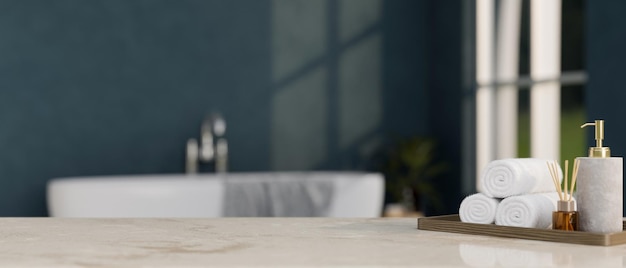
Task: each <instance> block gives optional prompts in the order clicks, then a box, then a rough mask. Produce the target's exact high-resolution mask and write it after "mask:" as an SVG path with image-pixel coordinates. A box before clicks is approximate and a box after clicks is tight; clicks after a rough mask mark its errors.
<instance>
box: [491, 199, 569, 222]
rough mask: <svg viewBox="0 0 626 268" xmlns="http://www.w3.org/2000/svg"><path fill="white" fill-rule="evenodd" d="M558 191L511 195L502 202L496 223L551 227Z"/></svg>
mask: <svg viewBox="0 0 626 268" xmlns="http://www.w3.org/2000/svg"><path fill="white" fill-rule="evenodd" d="M558 200H559V195H558V194H557V193H556V192H552V193H538V194H527V195H519V196H511V197H508V198H505V199H504V200H502V202H500V205H499V206H498V211H497V212H496V224H497V225H505V226H515V227H527V228H549V227H550V225H551V224H552V212H553V211H556V203H557V201H558Z"/></svg>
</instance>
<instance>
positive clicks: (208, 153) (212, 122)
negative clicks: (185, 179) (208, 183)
mask: <svg viewBox="0 0 626 268" xmlns="http://www.w3.org/2000/svg"><path fill="white" fill-rule="evenodd" d="M225 133H226V120H224V118H223V117H222V116H221V115H220V114H212V115H210V116H208V117H207V118H206V119H205V120H204V122H202V127H201V128H200V144H199V145H198V141H197V140H196V139H194V138H191V139H189V140H187V165H186V171H187V173H188V174H193V173H197V172H198V164H199V163H210V162H214V163H215V172H218V173H222V172H226V171H227V169H228V142H227V141H226V138H224V134H225Z"/></svg>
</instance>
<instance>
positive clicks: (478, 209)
mask: <svg viewBox="0 0 626 268" xmlns="http://www.w3.org/2000/svg"><path fill="white" fill-rule="evenodd" d="M499 203H500V200H499V199H495V198H492V197H488V196H486V195H485V194H483V193H477V194H473V195H470V196H468V197H466V198H465V199H463V202H461V207H459V217H460V218H461V221H462V222H471V223H483V224H490V223H493V222H494V221H495V219H496V211H497V209H498V204H499Z"/></svg>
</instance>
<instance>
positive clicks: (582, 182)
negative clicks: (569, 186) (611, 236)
mask: <svg viewBox="0 0 626 268" xmlns="http://www.w3.org/2000/svg"><path fill="white" fill-rule="evenodd" d="M586 126H595V139H596V146H595V147H590V148H589V157H578V158H577V159H578V160H579V161H580V163H579V167H578V181H577V185H576V195H575V197H576V202H577V203H578V212H579V224H580V225H579V230H581V231H585V232H595V233H614V232H621V231H622V210H623V208H622V207H623V205H622V199H623V190H622V187H623V186H622V185H623V159H622V157H611V150H610V149H609V147H604V146H603V144H602V141H603V139H604V120H595V123H586V124H584V125H582V126H581V128H583V127H586Z"/></svg>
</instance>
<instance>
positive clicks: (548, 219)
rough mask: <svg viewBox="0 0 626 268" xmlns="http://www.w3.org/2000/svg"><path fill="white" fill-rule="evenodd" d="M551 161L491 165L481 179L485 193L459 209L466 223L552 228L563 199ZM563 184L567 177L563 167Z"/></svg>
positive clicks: (468, 199) (465, 201) (506, 161)
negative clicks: (555, 182) (557, 186)
mask: <svg viewBox="0 0 626 268" xmlns="http://www.w3.org/2000/svg"><path fill="white" fill-rule="evenodd" d="M547 162H548V160H545V159H537V158H515V159H502V160H495V161H492V162H490V163H489V164H488V165H487V166H486V167H485V168H484V169H483V171H482V174H481V177H480V178H479V185H481V187H480V189H481V192H480V193H477V194H473V195H470V196H467V197H466V198H465V199H463V202H461V206H460V207H459V217H460V218H461V221H463V222H470V223H484V224H490V223H494V222H495V224H497V225H505V226H516V227H529V228H548V227H550V225H551V223H552V212H553V211H555V210H556V203H557V201H558V200H559V197H558V194H557V193H556V192H555V188H554V182H553V180H552V175H551V174H550V171H549V169H548V166H547V164H546V163H547ZM557 176H558V177H559V181H561V180H562V178H563V174H562V171H561V169H560V167H559V172H558V174H557Z"/></svg>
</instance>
